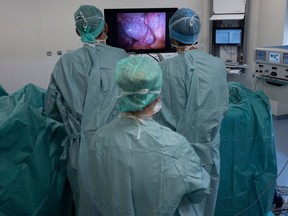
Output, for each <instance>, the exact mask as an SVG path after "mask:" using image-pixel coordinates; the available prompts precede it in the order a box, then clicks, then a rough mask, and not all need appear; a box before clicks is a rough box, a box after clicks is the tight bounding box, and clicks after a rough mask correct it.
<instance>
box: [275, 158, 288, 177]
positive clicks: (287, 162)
mask: <svg viewBox="0 0 288 216" xmlns="http://www.w3.org/2000/svg"><path fill="white" fill-rule="evenodd" d="M287 164H288V160H287V161H286V163H285V165H284V167H283V168H282V170H281V171H280V172H279V174H278V176H277V178H278V177H279V176H280V175H281V174H282V172H283V171H284V169H285V167H286V166H287Z"/></svg>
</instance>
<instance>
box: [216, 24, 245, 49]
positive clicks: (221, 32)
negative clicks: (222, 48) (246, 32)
mask: <svg viewBox="0 0 288 216" xmlns="http://www.w3.org/2000/svg"><path fill="white" fill-rule="evenodd" d="M214 41H215V44H218V45H242V28H216V29H215V31H214Z"/></svg>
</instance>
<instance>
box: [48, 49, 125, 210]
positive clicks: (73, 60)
mask: <svg viewBox="0 0 288 216" xmlns="http://www.w3.org/2000/svg"><path fill="white" fill-rule="evenodd" d="M127 56H128V54H127V53H126V52H125V51H124V50H122V49H118V48H114V47H111V46H108V45H105V44H97V45H95V46H93V45H88V44H86V45H84V46H83V47H81V48H79V49H77V50H74V51H71V52H68V53H66V54H65V55H63V56H62V57H61V58H60V59H59V61H58V62H57V64H56V65H55V68H54V70H53V73H52V75H51V80H50V84H49V86H48V90H47V96H46V100H45V110H46V112H47V113H48V115H49V116H50V117H52V118H53V119H56V120H58V121H60V122H64V123H65V127H66V131H67V133H68V138H69V142H68V143H67V145H66V149H67V156H68V163H67V175H68V178H69V181H70V183H71V187H72V191H73V195H74V201H75V203H76V211H78V206H79V193H80V192H79V185H78V183H79V181H78V177H79V176H78V174H77V173H78V168H79V164H78V159H80V158H81V154H79V151H80V150H81V149H80V148H81V147H82V148H86V146H87V145H88V144H89V143H87V142H89V139H90V138H89V137H90V136H92V134H93V133H94V132H95V131H96V130H97V129H98V128H99V127H100V126H102V125H103V124H105V123H107V122H109V121H111V120H112V119H113V118H114V117H115V116H116V115H117V108H116V102H117V96H118V95H119V92H118V87H117V86H116V82H115V65H116V63H117V62H118V61H119V60H120V59H122V58H125V57H127ZM65 156H66V155H65V154H63V157H65ZM78 156H79V158H78Z"/></svg>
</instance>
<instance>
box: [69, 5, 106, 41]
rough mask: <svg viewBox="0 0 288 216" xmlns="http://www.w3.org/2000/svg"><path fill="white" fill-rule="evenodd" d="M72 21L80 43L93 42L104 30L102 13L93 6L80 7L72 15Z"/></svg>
mask: <svg viewBox="0 0 288 216" xmlns="http://www.w3.org/2000/svg"><path fill="white" fill-rule="evenodd" d="M74 20H75V26H76V29H77V30H78V32H79V34H80V36H81V41H82V42H88V43H93V42H95V38H96V37H98V36H99V35H100V34H101V32H102V31H103V29H104V24H105V21H104V17H103V13H102V12H101V11H100V10H99V9H98V8H97V7H95V6H93V5H81V6H80V7H79V8H78V9H77V10H76V12H75V13H74Z"/></svg>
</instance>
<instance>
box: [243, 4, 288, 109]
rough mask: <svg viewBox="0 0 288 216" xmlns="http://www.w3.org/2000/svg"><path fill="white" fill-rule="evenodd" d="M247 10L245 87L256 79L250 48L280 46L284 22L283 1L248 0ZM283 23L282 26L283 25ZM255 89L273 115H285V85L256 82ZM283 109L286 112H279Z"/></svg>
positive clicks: (286, 96)
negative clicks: (263, 97)
mask: <svg viewBox="0 0 288 216" xmlns="http://www.w3.org/2000/svg"><path fill="white" fill-rule="evenodd" d="M248 2H249V10H248V17H247V18H248V23H247V25H248V26H247V31H248V32H249V33H248V40H247V43H246V46H247V49H246V50H247V53H246V58H247V62H248V65H249V69H248V70H247V71H246V73H245V76H246V82H247V83H246V85H248V86H251V87H252V86H253V84H254V83H255V82H256V79H255V78H254V77H253V73H254V71H255V63H254V61H253V57H254V49H255V48H257V47H265V46H279V45H283V41H285V38H284V32H285V25H287V23H288V21H285V20H286V17H287V15H286V13H287V12H286V8H287V7H288V6H287V0H275V1H271V0H250V1H248ZM285 23H286V24H285ZM257 89H260V90H263V91H264V92H265V93H266V95H267V96H268V97H269V98H270V99H271V100H270V101H271V105H272V112H273V114H274V115H282V114H287V113H288V109H287V104H286V103H288V86H282V87H276V86H272V85H269V84H267V83H265V82H264V81H257ZM284 110H286V113H283V112H284Z"/></svg>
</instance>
